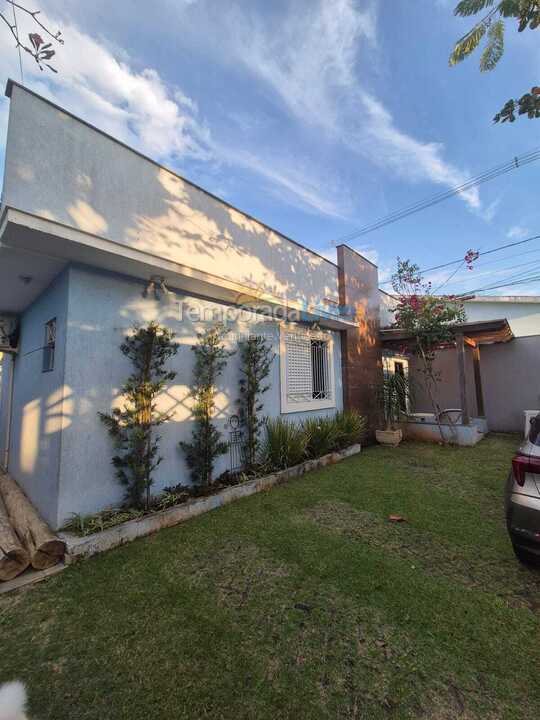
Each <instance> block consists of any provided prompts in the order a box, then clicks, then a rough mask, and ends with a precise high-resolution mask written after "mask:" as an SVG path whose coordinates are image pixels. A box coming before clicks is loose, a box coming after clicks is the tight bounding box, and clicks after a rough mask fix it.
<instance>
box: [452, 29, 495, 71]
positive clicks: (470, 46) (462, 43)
mask: <svg viewBox="0 0 540 720" xmlns="http://www.w3.org/2000/svg"><path fill="white" fill-rule="evenodd" d="M486 29H487V28H486V25H485V24H484V23H480V24H479V25H475V26H474V27H473V29H472V30H471V31H470V32H468V33H467V35H464V36H463V37H462V38H461V39H460V40H458V41H457V43H456V45H455V47H454V51H453V52H452V54H451V55H450V65H457V63H459V62H461V61H462V60H464V59H465V58H466V57H468V56H469V55H470V54H471V53H472V52H474V50H476V48H477V47H478V45H479V43H480V40H481V39H482V38H483V37H484V35H485V34H486Z"/></svg>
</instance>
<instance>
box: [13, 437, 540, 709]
mask: <svg viewBox="0 0 540 720" xmlns="http://www.w3.org/2000/svg"><path fill="white" fill-rule="evenodd" d="M516 444H517V438H516V436H503V435H499V436H491V437H488V438H487V439H486V440H484V441H483V442H482V443H480V444H479V445H478V446H477V447H476V448H472V449H468V448H461V449H457V448H449V447H448V448H446V447H445V448H443V447H438V446H432V445H423V444H413V443H409V444H404V445H403V446H401V447H400V448H398V449H385V448H381V447H376V448H369V449H367V450H366V451H365V452H364V453H362V455H360V456H357V457H353V458H350V459H348V460H346V461H344V462H342V463H340V464H339V465H335V466H331V467H327V468H324V469H323V470H320V471H318V472H314V473H311V474H309V475H306V476H304V477H303V478H302V479H299V480H296V481H293V482H291V483H290V484H288V485H285V486H281V487H279V488H275V489H273V490H271V491H269V492H267V493H262V494H259V495H256V496H253V497H251V498H249V499H246V500H243V501H240V502H238V503H235V504H233V505H230V506H228V507H226V508H223V509H221V510H219V511H216V512H212V513H209V514H207V515H205V516H202V517H200V518H197V519H194V520H192V521H190V522H188V523H185V524H183V525H180V526H178V527H176V528H172V529H170V530H165V531H162V532H160V533H159V534H157V535H154V536H152V537H150V538H147V539H145V540H140V541H137V542H135V543H132V544H131V545H129V546H126V547H123V548H119V549H117V550H113V551H111V552H109V553H107V554H106V555H103V556H100V557H95V558H92V559H91V560H89V561H87V562H84V563H81V564H80V565H77V566H74V567H72V568H69V569H68V570H66V571H65V572H63V573H61V574H60V575H58V576H57V577H55V578H52V579H51V580H49V581H47V582H46V583H44V584H43V585H40V586H36V587H35V588H33V589H31V590H28V591H26V592H22V593H19V594H16V595H11V596H10V595H8V596H2V597H1V599H0V680H5V679H12V678H21V679H23V680H25V681H26V682H27V683H28V687H29V691H30V697H31V711H32V713H33V714H32V717H34V716H35V717H36V718H39V719H40V720H45V719H47V718H50V719H51V720H52V719H54V720H68V719H69V720H83V719H85V720H86V719H88V720H103V719H105V718H107V719H108V718H111V720H113V719H114V720H122V719H123V718H125V719H126V720H127V719H128V718H129V720H143V719H144V720H148V718H160V720H167V719H170V720H173V719H174V720H178V719H179V718H194V719H195V718H197V719H199V718H212V719H216V718H235V719H238V718H246V719H249V720H257V719H259V718H271V719H272V720H277V719H281V718H283V719H288V718H295V719H297V718H332V719H335V718H351V719H352V718H365V719H366V720H367V719H369V720H377V719H378V718H381V719H386V718H392V719H393V718H420V719H422V718H425V719H432V720H449V719H451V718H463V719H465V720H472V719H475V718H482V719H484V718H488V719H490V718H493V719H494V720H495V719H499V718H500V719H503V718H504V720H506V719H507V718H508V719H511V718H515V719H516V720H517V719H518V718H519V720H522V718H525V717H538V716H539V714H540V682H539V677H538V668H539V667H540V642H539V639H540V576H539V574H538V573H535V572H533V571H530V570H526V569H524V568H522V567H520V566H519V565H518V563H517V562H516V560H515V559H514V557H513V554H512V550H511V547H510V544H509V542H508V539H507V536H506V532H505V528H504V519H503V508H502V490H503V486H504V481H505V478H506V474H507V472H508V467H509V462H510V458H511V455H512V453H513V450H514V448H515V446H516ZM390 513H398V514H400V515H403V516H404V517H405V518H406V519H407V522H406V523H401V524H399V525H396V524H391V523H389V522H388V521H387V519H386V518H387V516H388V515H389V514H390Z"/></svg>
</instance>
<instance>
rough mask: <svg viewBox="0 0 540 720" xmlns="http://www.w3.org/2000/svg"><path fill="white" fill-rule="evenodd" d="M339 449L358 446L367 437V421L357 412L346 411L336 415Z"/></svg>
mask: <svg viewBox="0 0 540 720" xmlns="http://www.w3.org/2000/svg"><path fill="white" fill-rule="evenodd" d="M335 423H336V427H337V447H338V449H339V450H341V449H343V448H346V447H349V446H350V445H356V444H357V443H359V442H361V441H362V440H363V438H364V437H365V434H366V431H367V419H366V418H365V417H364V416H363V415H360V413H359V412H358V411H357V410H344V411H343V412H338V413H336V415H335Z"/></svg>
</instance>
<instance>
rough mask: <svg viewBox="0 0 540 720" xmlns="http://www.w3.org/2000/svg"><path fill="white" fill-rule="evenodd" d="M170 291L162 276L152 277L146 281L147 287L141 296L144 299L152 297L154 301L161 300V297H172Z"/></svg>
mask: <svg viewBox="0 0 540 720" xmlns="http://www.w3.org/2000/svg"><path fill="white" fill-rule="evenodd" d="M172 294H173V293H172V291H171V290H169V288H168V287H167V285H166V284H165V278H164V277H163V275H152V277H151V278H150V280H149V281H148V285H147V286H146V287H145V288H144V290H143V292H142V296H143V297H144V298H147V297H151V296H152V295H153V296H154V298H155V299H156V300H158V301H159V300H161V298H162V297H163V296H165V297H167V295H172Z"/></svg>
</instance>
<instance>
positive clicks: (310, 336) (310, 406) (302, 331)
mask: <svg viewBox="0 0 540 720" xmlns="http://www.w3.org/2000/svg"><path fill="white" fill-rule="evenodd" d="M289 334H293V335H298V336H300V337H302V338H305V339H306V340H309V341H310V343H311V341H312V340H319V341H323V342H325V343H327V348H328V349H327V353H328V356H327V361H328V362H327V370H328V392H329V395H330V397H328V398H323V399H321V398H313V399H312V400H306V401H302V402H294V401H292V400H290V399H289V397H288V394H287V384H288V383H287V335H289ZM279 364H280V385H281V413H282V414H287V413H298V412H309V411H311V410H326V409H332V408H336V377H335V373H334V336H333V334H332V333H331V332H327V331H324V330H310V329H309V328H304V327H301V326H300V327H299V326H295V325H290V324H287V325H281V326H280V333H279ZM311 364H312V357H311V348H310V362H309V368H310V370H309V372H310V373H312V372H313V371H312V366H311Z"/></svg>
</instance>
